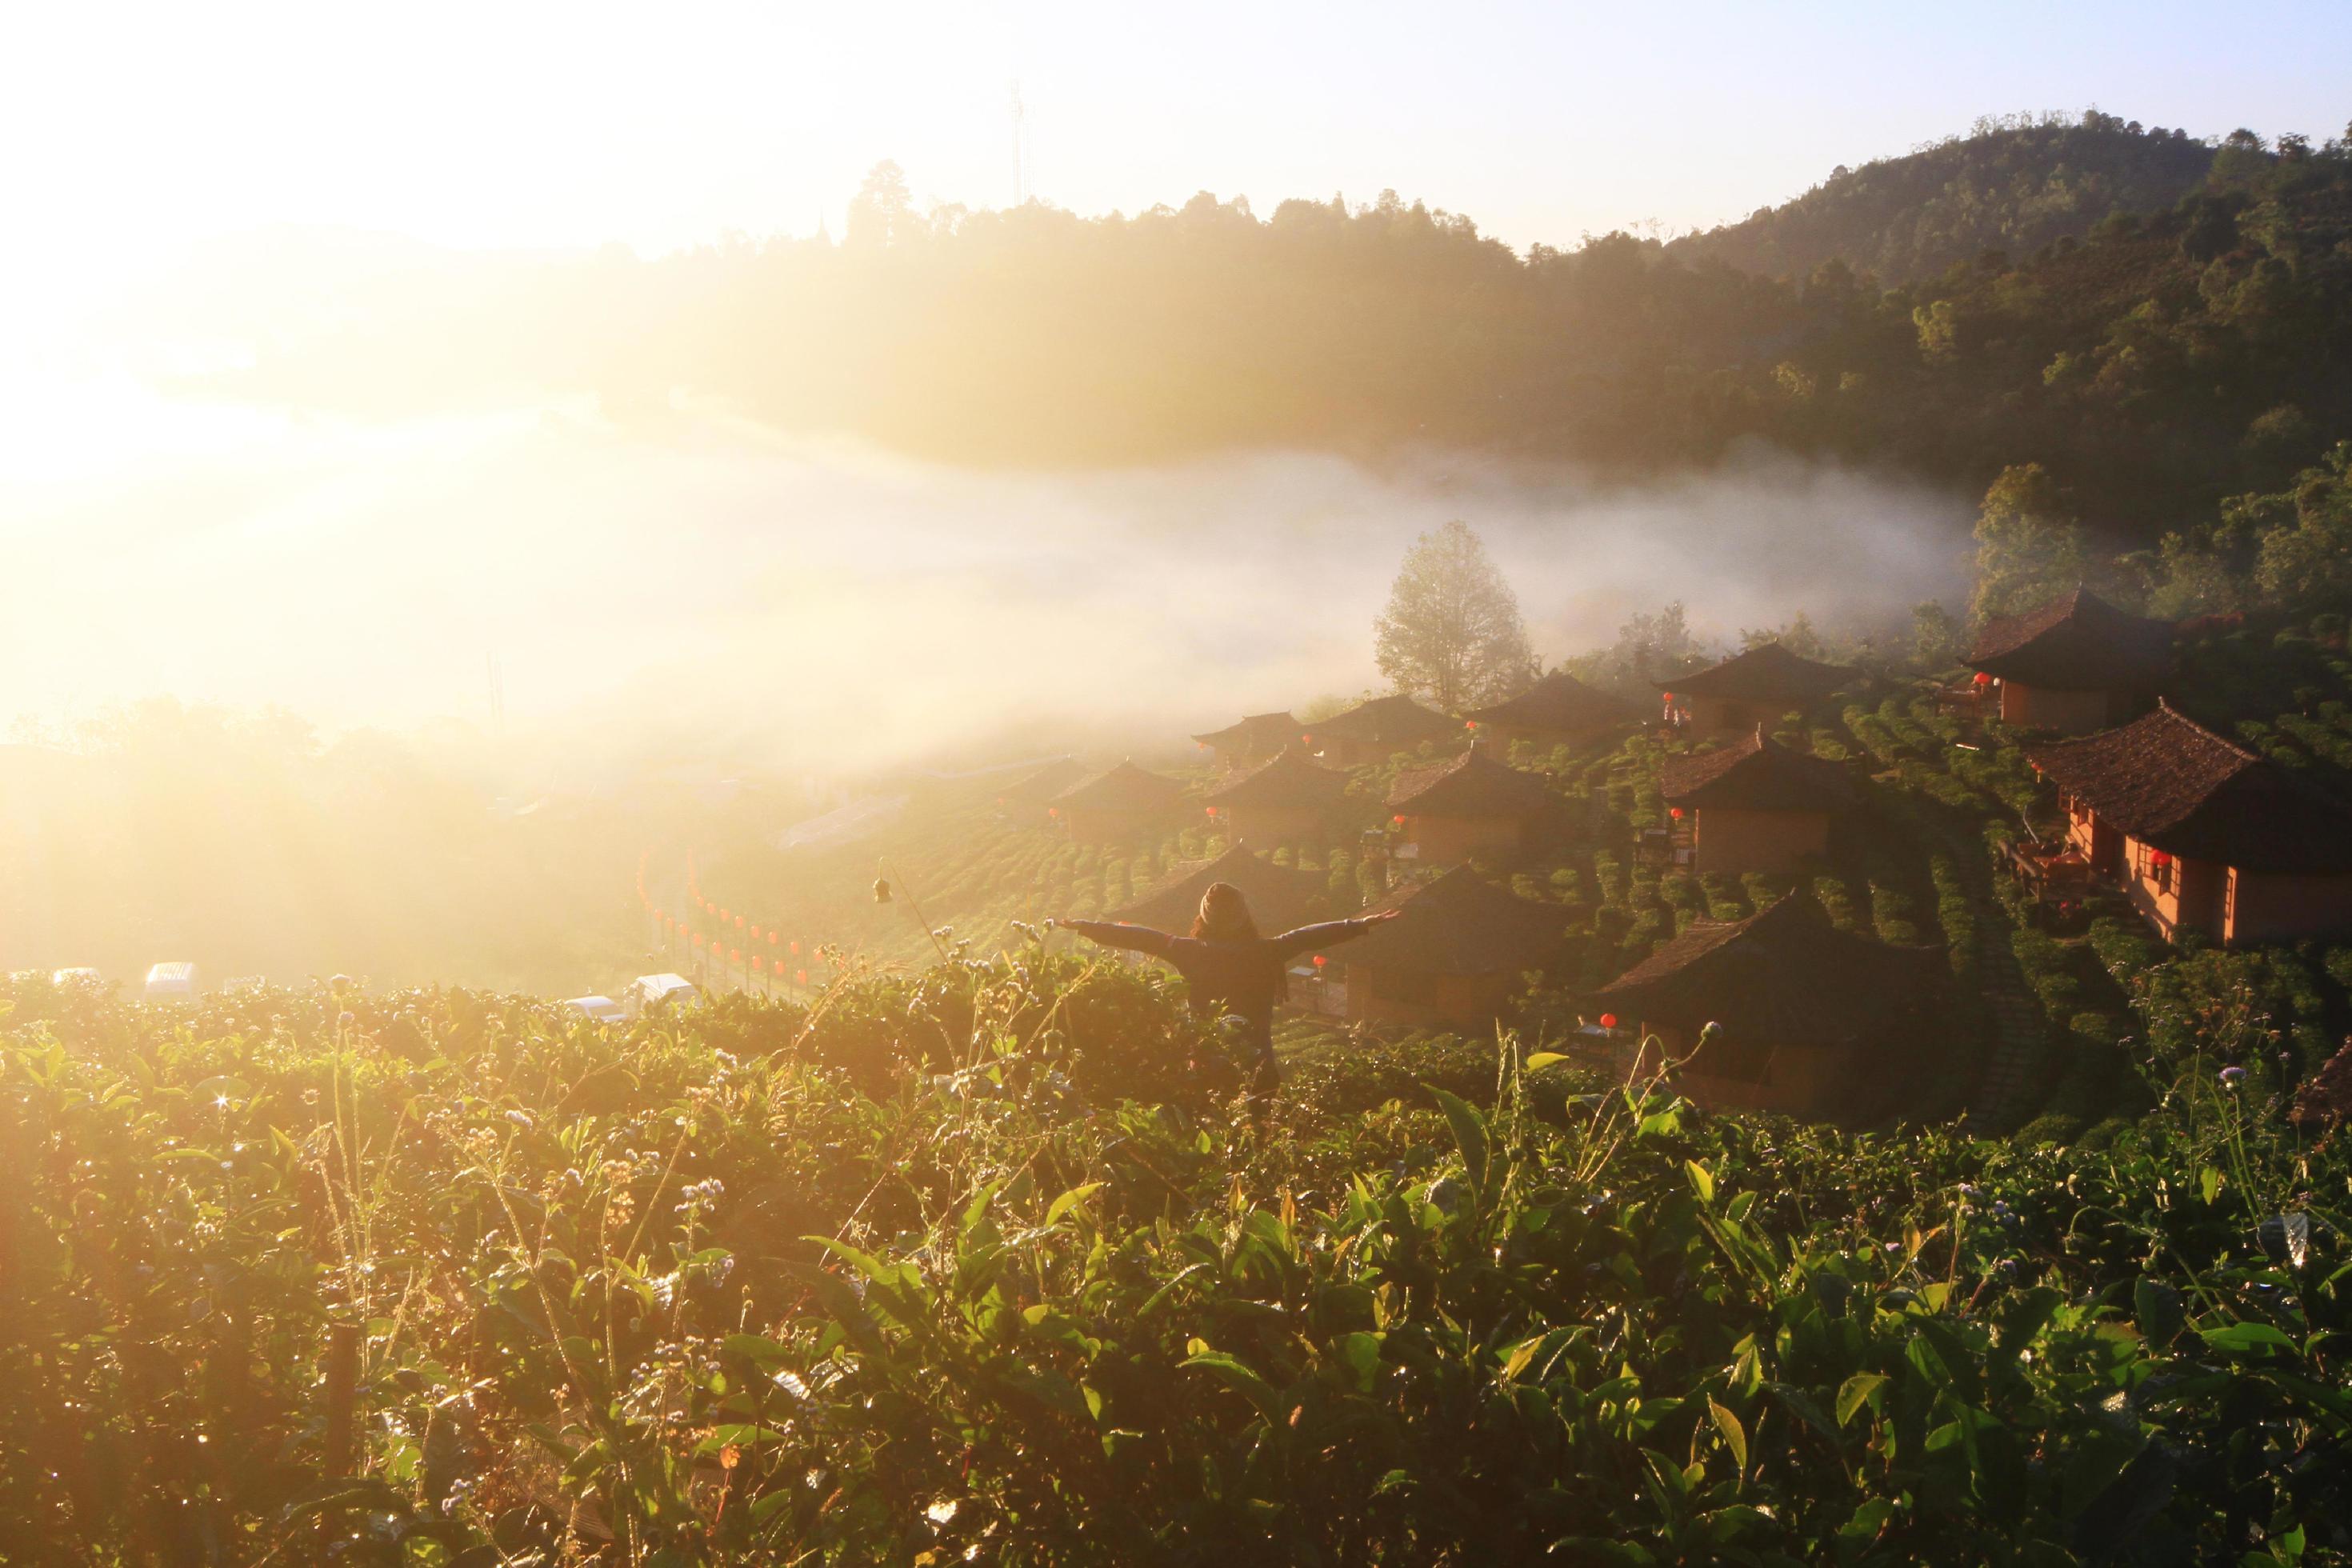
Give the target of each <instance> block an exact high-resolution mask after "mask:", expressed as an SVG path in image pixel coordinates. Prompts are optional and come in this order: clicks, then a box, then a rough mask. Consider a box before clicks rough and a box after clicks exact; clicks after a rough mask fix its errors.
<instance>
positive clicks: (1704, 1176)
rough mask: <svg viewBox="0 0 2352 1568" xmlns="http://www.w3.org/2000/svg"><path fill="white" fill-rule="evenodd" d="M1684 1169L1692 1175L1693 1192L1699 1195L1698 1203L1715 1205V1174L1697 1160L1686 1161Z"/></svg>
mask: <svg viewBox="0 0 2352 1568" xmlns="http://www.w3.org/2000/svg"><path fill="white" fill-rule="evenodd" d="M1683 1169H1684V1170H1685V1171H1688V1172H1689V1173H1690V1180H1691V1190H1692V1191H1693V1192H1696V1194H1698V1201H1699V1202H1701V1203H1703V1204H1708V1203H1713V1202H1714V1201H1715V1173H1713V1172H1712V1171H1709V1170H1708V1169H1707V1168H1706V1166H1705V1165H1702V1164H1700V1163H1698V1162H1697V1161H1696V1160H1685V1161H1684V1162H1683Z"/></svg>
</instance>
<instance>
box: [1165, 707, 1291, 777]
mask: <svg viewBox="0 0 2352 1568" xmlns="http://www.w3.org/2000/svg"><path fill="white" fill-rule="evenodd" d="M1305 733H1307V726H1306V725H1304V724H1301V723H1300V722H1299V721H1297V720H1296V719H1294V718H1292V717H1291V716H1290V715H1289V714H1287V713H1253V714H1251V715H1250V716H1249V717H1248V718H1246V719H1244V720H1242V721H1239V722H1237V723H1233V724H1228V725H1226V726H1225V727H1224V728H1223V729H1222V730H1212V731H1209V732H1208V733H1207V734H1205V735H1195V736H1193V737H1192V739H1193V740H1194V741H1195V742H1198V743H1199V744H1200V746H1201V747H1202V750H1204V751H1208V752H1214V753H1215V755H1216V761H1217V767H1218V770H1219V771H1220V772H1231V771H1233V770H1234V769H1237V768H1254V767H1255V766H1257V765H1258V764H1259V763H1263V762H1265V761H1266V760H1267V759H1268V758H1270V757H1275V756H1278V755H1280V754H1281V752H1282V750H1283V748H1284V747H1286V746H1291V745H1296V744H1297V742H1298V739H1299V737H1300V736H1302V735H1304V734H1305Z"/></svg>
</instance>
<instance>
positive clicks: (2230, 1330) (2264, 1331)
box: [2203, 1323, 2295, 1355]
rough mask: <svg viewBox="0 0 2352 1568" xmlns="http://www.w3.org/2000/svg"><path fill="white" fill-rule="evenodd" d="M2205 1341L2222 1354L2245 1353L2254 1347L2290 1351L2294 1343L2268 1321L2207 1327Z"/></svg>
mask: <svg viewBox="0 0 2352 1568" xmlns="http://www.w3.org/2000/svg"><path fill="white" fill-rule="evenodd" d="M2203 1333H2204V1340H2205V1342H2206V1343H2207V1344H2209V1345H2210V1346H2212V1347H2213V1348H2214V1349H2215V1350H2217V1351H2220V1352H2222V1353H2223V1354H2224V1355H2245V1354H2247V1353H2249V1352H2252V1351H2253V1350H2254V1349H2255V1348H2256V1347H2258V1346H2259V1347H2263V1348H2268V1349H2276V1350H2285V1351H2292V1350H2294V1348H2295V1343H2294V1341H2293V1340H2291V1339H2289V1338H2288V1337H2287V1336H2286V1335H2284V1334H2283V1333H2281V1332H2279V1331H2278V1330H2276V1329H2274V1328H2272V1327H2271V1326H2270V1325H2269V1324H2268V1323H2231V1325H2230V1326H2229V1327H2227V1328H2225V1329H2207V1330H2205V1331H2203Z"/></svg>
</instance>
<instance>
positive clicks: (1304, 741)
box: [1298, 735, 1315, 746]
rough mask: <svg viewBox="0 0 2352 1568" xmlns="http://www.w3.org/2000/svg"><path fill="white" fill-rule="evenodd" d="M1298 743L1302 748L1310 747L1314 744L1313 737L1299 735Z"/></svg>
mask: <svg viewBox="0 0 2352 1568" xmlns="http://www.w3.org/2000/svg"><path fill="white" fill-rule="evenodd" d="M1298 743H1299V744H1300V745H1302V746H1311V745H1313V744H1314V743H1315V737H1314V736H1312V735H1301V736H1299V737H1298Z"/></svg>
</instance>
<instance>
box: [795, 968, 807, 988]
mask: <svg viewBox="0 0 2352 1568" xmlns="http://www.w3.org/2000/svg"><path fill="white" fill-rule="evenodd" d="M793 984H795V985H805V984H808V971H807V970H805V969H795V970H793Z"/></svg>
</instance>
